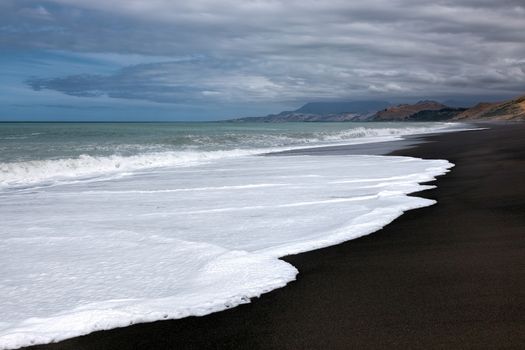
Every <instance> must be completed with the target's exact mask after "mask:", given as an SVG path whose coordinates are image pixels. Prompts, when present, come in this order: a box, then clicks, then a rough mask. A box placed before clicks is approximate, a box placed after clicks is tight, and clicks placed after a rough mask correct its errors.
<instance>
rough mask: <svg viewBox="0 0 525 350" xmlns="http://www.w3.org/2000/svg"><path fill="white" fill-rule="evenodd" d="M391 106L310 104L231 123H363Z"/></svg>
mask: <svg viewBox="0 0 525 350" xmlns="http://www.w3.org/2000/svg"><path fill="white" fill-rule="evenodd" d="M389 105H390V103H389V102H386V101H352V102H310V103H307V104H305V105H304V106H302V107H301V108H299V109H296V110H295V111H284V112H281V113H279V114H270V115H267V116H264V117H248V118H239V119H233V120H230V121H233V122H263V123H283V122H346V121H362V120H365V119H367V118H369V117H370V116H371V115H373V114H374V113H376V112H377V111H378V110H380V109H384V108H386V107H388V106H389Z"/></svg>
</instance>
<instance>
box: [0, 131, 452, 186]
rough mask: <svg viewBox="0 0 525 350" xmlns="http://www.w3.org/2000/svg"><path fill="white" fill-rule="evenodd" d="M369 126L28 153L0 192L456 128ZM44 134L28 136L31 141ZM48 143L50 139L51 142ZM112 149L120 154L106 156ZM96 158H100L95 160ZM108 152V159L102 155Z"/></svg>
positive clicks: (0, 182) (0, 171)
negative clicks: (36, 155) (38, 154)
mask: <svg viewBox="0 0 525 350" xmlns="http://www.w3.org/2000/svg"><path fill="white" fill-rule="evenodd" d="M373 126H374V127H362V126H358V127H351V128H349V129H347V130H331V131H326V130H324V131H312V130H309V131H308V133H306V132H304V131H301V132H299V131H290V130H288V131H286V130H285V131H283V130H278V131H275V130H271V129H270V130H266V131H264V132H263V133H262V134H254V133H247V132H237V133H235V134H232V132H230V131H229V130H228V129H226V130H224V131H222V132H216V133H212V134H210V135H186V134H182V135H179V136H176V137H175V138H174V139H173V140H170V141H169V142H167V143H159V144H155V142H158V141H157V140H155V135H151V136H150V138H151V139H150V138H147V139H146V140H142V141H141V142H143V143H140V144H128V143H129V142H130V140H128V139H127V137H128V136H126V140H125V141H126V142H127V143H126V144H122V145H113V144H111V145H106V146H101V145H97V144H94V143H93V142H92V141H89V142H87V143H86V144H85V145H81V146H77V148H78V149H77V150H75V151H74V152H73V153H75V152H77V153H79V154H78V155H77V156H74V157H71V156H66V155H69V154H71V152H69V151H67V152H66V151H63V152H64V155H63V156H60V157H57V156H56V155H54V156H52V157H50V156H49V155H46V156H45V157H40V158H37V159H29V160H26V159H25V158H27V153H29V154H32V153H36V152H35V150H34V149H33V148H30V149H28V150H27V151H26V152H25V153H24V154H23V157H21V158H24V160H22V161H20V160H18V161H17V160H14V161H13V160H11V161H1V157H0V189H5V188H9V187H27V186H36V185H54V184H59V183H64V182H75V181H79V180H92V179H94V178H101V179H106V178H108V177H121V176H127V175H129V174H131V173H134V172H138V171H145V170H146V171H147V170H149V169H154V168H163V167H187V166H195V165H199V164H204V163H208V162H213V161H217V160H221V159H231V158H239V157H244V156H248V155H255V154H263V153H268V152H280V151H287V150H292V149H300V148H309V147H319V146H332V145H350V144H362V143H370V142H381V141H393V140H398V139H400V138H401V137H403V136H405V135H413V134H425V133H431V132H438V131H440V132H443V131H452V130H454V128H456V129H457V128H458V124H450V123H433V124H429V125H421V126H417V125H416V126H405V125H403V126H402V127H399V126H398V127H377V126H376V124H374V125H373ZM47 134H48V133H38V132H34V133H31V135H34V136H41V135H47ZM21 135H27V134H21ZM9 137H14V136H13V135H10V136H9ZM24 137H25V136H24ZM42 137H43V136H42ZM53 137H54V136H50V139H51V141H52V140H53ZM129 137H131V136H129ZM68 142H71V141H68ZM0 145H1V144H0ZM48 146H49V145H48ZM20 147H21V146H20V144H19V143H16V144H14V146H13V150H11V149H10V148H7V149H5V150H4V155H5V154H8V153H10V152H15V150H16V149H18V148H20ZM42 147H44V146H42ZM50 147H51V148H52V149H62V148H66V147H65V146H63V145H61V144H60V143H59V142H57V143H56V144H51V146H50ZM112 149H115V150H121V152H119V153H111V152H112V151H111V150H112ZM0 150H2V149H1V147H0ZM100 152H102V153H101V154H99V153H100ZM108 152H110V153H111V154H107V153H108ZM129 153H131V154H129ZM15 159H16V157H15Z"/></svg>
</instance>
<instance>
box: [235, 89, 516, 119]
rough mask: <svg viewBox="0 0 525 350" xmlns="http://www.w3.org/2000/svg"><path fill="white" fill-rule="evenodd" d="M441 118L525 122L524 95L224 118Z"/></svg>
mask: <svg viewBox="0 0 525 350" xmlns="http://www.w3.org/2000/svg"><path fill="white" fill-rule="evenodd" d="M378 107H379V108H378ZM374 109H375V110H374ZM444 120H451V121H471V120H474V121H483V120H486V121H525V95H523V96H519V97H517V98H514V99H510V100H506V101H502V102H480V103H478V104H477V105H475V106H473V107H470V108H457V107H456V108H454V107H450V106H447V105H445V104H443V103H440V102H437V101H433V100H421V101H418V102H416V103H414V104H409V103H403V104H398V105H391V104H390V103H389V102H386V101H376V100H362V101H351V102H345V101H339V102H309V103H306V104H304V105H303V106H301V107H300V108H298V109H296V110H294V111H283V112H280V113H278V114H269V115H267V116H263V117H246V118H238V119H230V120H227V121H228V122H265V123H283V122H355V121H360V122H362V121H370V122H377V121H383V122H384V121H395V122H398V121H444Z"/></svg>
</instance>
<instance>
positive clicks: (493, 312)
mask: <svg viewBox="0 0 525 350" xmlns="http://www.w3.org/2000/svg"><path fill="white" fill-rule="evenodd" d="M490 127H491V129H490V130H486V131H475V132H462V133H453V134H442V135H437V136H431V137H427V138H426V140H427V141H430V142H427V143H422V144H419V145H417V146H416V147H414V148H410V149H405V150H401V151H396V152H395V154H398V155H407V156H415V157H422V158H441V159H448V160H450V161H451V162H453V163H455V164H456V167H455V168H453V169H452V172H450V173H449V174H447V175H446V176H443V177H440V178H439V179H438V181H437V182H436V184H437V186H438V188H437V189H435V190H430V191H425V192H421V193H418V194H417V195H418V196H424V197H428V198H434V199H437V201H438V204H436V205H434V206H432V207H428V208H424V209H417V210H413V211H410V212H408V213H406V214H404V215H403V216H401V217H400V218H399V219H397V220H396V221H395V222H394V223H392V224H390V225H388V226H387V227H386V228H385V229H383V230H381V231H378V232H376V233H374V234H372V235H370V236H367V237H363V238H360V239H357V240H353V241H350V242H347V243H344V244H340V245H338V246H333V247H329V248H325V249H320V250H317V251H312V252H308V253H304V254H299V255H295V256H289V257H286V258H285V260H286V261H289V262H290V263H291V264H293V265H294V266H296V267H297V268H298V269H299V271H300V275H299V276H298V280H297V281H296V282H293V283H291V284H289V285H288V286H287V287H285V288H282V289H279V290H276V291H273V292H271V293H268V294H265V295H263V296H262V297H261V298H260V299H257V300H253V302H252V303H250V304H247V305H243V306H240V307H237V308H234V309H232V310H228V311H224V312H219V313H215V314H211V315H208V316H205V317H189V318H185V319H181V320H174V321H161V322H155V323H149V324H139V325H134V326H131V327H127V328H122V329H115V330H111V331H105V332H96V333H93V334H90V335H87V336H84V337H78V338H74V339H70V340H67V341H63V342H61V343H58V344H52V345H46V346H39V347H35V349H50V350H51V349H75V350H82V349H97V350H101V349H159V350H160V349H374V348H385V349H391V348H400V349H405V348H418V349H428V348H441V349H459V348H488V349H495V348H499V349H501V348H516V349H520V348H525V124H515V125H492V126H490Z"/></svg>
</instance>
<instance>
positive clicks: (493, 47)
mask: <svg viewBox="0 0 525 350" xmlns="http://www.w3.org/2000/svg"><path fill="white" fill-rule="evenodd" d="M523 33H525V2H524V0H498V1H494V0H458V1H450V0H442V1H439V0H437V1H436V0H434V1H426V0H367V1H357V0H325V1H313V0H264V1H262V0H261V1H259V0H221V1H211V0H192V1H179V0H140V1H139V0H111V1H108V0H49V1H32V0H0V120H4V121H5V120H16V121H23V120H36V121H45V120H56V121H61V120H72V121H75V120H78V121H92V120H93V121H94V120H97V121H113V120H114V121H125V120H130V121H139V120H141V121H164V120H166V121H167V120H188V121H193V120H195V121H200V120H214V119H224V118H232V117H244V116H260V115H265V114H269V113H276V112H280V111H282V110H293V109H296V108H298V107H300V106H301V105H302V104H304V103H306V102H313V101H356V100H386V101H390V102H392V103H400V102H415V101H417V100H419V99H436V100H439V101H448V102H450V103H453V104H472V103H474V102H477V101H482V100H484V101H494V100H500V99H504V98H509V97H514V96H517V95H520V94H524V93H525V44H524V34H523ZM453 101H454V102H453Z"/></svg>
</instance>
